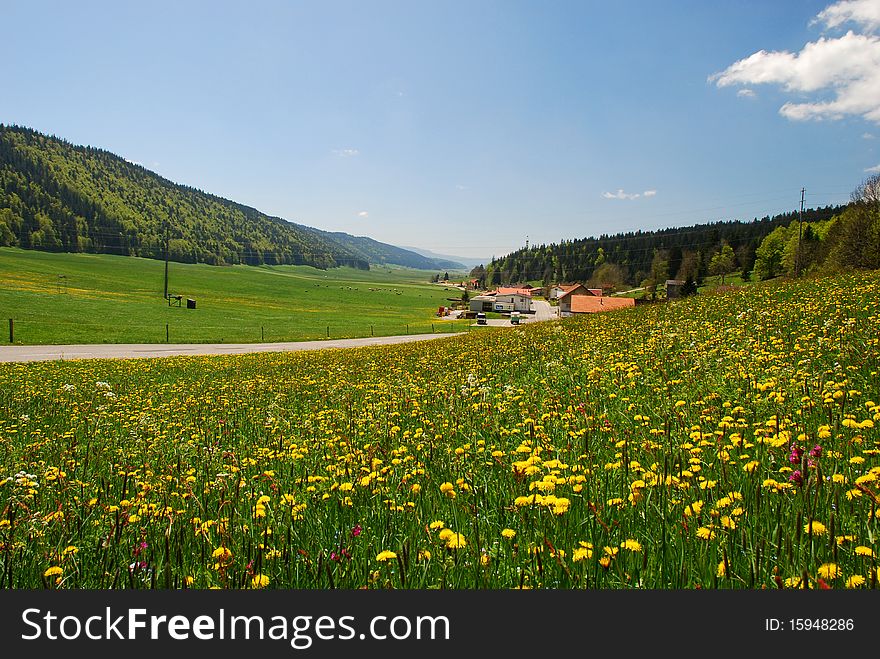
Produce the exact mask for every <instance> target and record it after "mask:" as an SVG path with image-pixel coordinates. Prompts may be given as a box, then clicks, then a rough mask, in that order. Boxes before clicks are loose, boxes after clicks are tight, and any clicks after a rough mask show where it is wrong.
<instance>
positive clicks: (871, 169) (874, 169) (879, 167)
mask: <svg viewBox="0 0 880 659" xmlns="http://www.w3.org/2000/svg"><path fill="white" fill-rule="evenodd" d="M865 171H866V172H868V173H869V174H880V165H875V166H874V167H868V169H866V170H865Z"/></svg>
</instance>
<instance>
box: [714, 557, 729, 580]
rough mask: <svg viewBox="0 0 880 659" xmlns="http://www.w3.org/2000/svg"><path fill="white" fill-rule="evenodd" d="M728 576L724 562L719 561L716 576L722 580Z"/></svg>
mask: <svg viewBox="0 0 880 659" xmlns="http://www.w3.org/2000/svg"><path fill="white" fill-rule="evenodd" d="M726 574H727V568H726V567H725V565H724V561H719V563H718V570H716V572H715V575H716V576H717V577H718V578H719V579H720V578H721V577H723V576H725V575H726Z"/></svg>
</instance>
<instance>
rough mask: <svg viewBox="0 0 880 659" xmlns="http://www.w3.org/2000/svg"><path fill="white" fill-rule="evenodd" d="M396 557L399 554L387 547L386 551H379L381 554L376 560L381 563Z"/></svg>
mask: <svg viewBox="0 0 880 659" xmlns="http://www.w3.org/2000/svg"><path fill="white" fill-rule="evenodd" d="M395 558H397V554H395V553H394V552H393V551H388V550H387V549H386V550H385V551H381V552H379V554H378V555H377V556H376V560H377V561H379V562H380V563H384V562H385V561H391V560H394V559H395Z"/></svg>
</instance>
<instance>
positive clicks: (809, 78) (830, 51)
mask: <svg viewBox="0 0 880 659" xmlns="http://www.w3.org/2000/svg"><path fill="white" fill-rule="evenodd" d="M813 22H814V23H820V24H823V25H825V26H826V27H827V28H829V29H834V28H837V27H840V26H841V25H844V24H847V23H852V24H855V25H856V26H857V27H858V28H859V31H858V32H855V31H853V30H850V31H848V32H847V33H846V34H845V35H843V36H841V37H836V38H826V37H821V38H819V39H818V40H817V41H813V42H809V43H807V44H806V45H805V46H804V47H803V48H802V49H801V51H800V52H797V53H791V52H788V51H770V52H768V51H766V50H760V51H758V52H756V53H753V54H752V55H750V56H749V57H746V58H745V59H741V60H739V61H737V62H734V63H733V64H731V65H730V66H729V67H727V68H726V69H725V70H724V71H720V72H718V73H714V74H712V75H711V76H709V79H708V80H709V82H710V83H714V84H715V85H717V86H718V87H728V86H731V85H760V84H769V85H779V86H781V87H782V89H783V90H784V91H786V92H792V93H796V94H798V95H800V96H806V97H807V98H806V100H803V101H802V100H798V101H788V102H786V103H785V104H784V105H783V106H782V107H781V108H779V113H780V114H781V115H782V116H784V117H786V118H788V119H793V120H798V121H804V120H809V119H815V120H821V119H831V120H835V119H842V118H844V117H847V116H860V117H863V118H865V119H867V120H869V121H873V122H876V123H880V37H878V36H877V35H876V34H873V32H874V31H875V30H877V28H878V27H880V2H877V0H843V1H842V2H836V3H834V4H832V5H829V6H828V7H827V8H825V9H824V10H823V11H822V12H821V13H820V14H819V15H818V16H817V17H816V18H815V19H814V20H813ZM741 91H744V90H741Z"/></svg>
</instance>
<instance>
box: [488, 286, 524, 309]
mask: <svg viewBox="0 0 880 659" xmlns="http://www.w3.org/2000/svg"><path fill="white" fill-rule="evenodd" d="M489 295H494V296H495V305H494V308H493V311H525V312H529V311H531V310H532V290H531V287H529V288H499V289H497V290H496V291H494V292H493V293H490V294H489Z"/></svg>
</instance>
